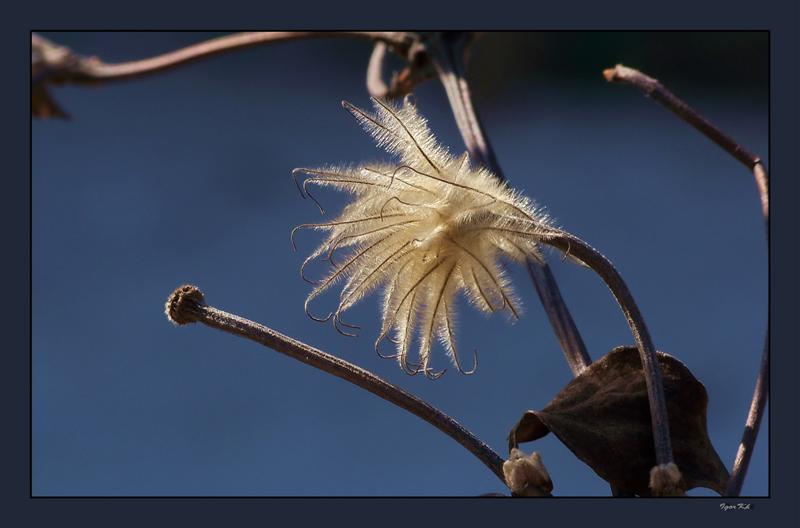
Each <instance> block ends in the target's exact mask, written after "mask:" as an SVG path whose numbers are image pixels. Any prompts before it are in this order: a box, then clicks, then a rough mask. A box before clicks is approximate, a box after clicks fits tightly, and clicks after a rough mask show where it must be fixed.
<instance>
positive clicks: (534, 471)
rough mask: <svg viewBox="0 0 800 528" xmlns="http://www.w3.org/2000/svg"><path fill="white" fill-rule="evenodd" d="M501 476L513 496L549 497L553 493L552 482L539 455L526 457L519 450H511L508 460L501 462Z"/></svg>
mask: <svg viewBox="0 0 800 528" xmlns="http://www.w3.org/2000/svg"><path fill="white" fill-rule="evenodd" d="M503 475H505V478H506V485H507V486H508V488H509V489H510V490H511V491H512V492H514V494H515V495H520V496H522V497H549V496H550V492H551V491H553V482H552V481H551V480H550V474H549V473H547V469H546V468H545V467H544V464H542V458H541V457H540V456H539V453H532V454H531V455H530V456H526V455H525V453H523V452H522V451H520V450H519V449H517V448H514V449H512V450H511V453H510V454H509V456H508V460H506V461H505V462H503Z"/></svg>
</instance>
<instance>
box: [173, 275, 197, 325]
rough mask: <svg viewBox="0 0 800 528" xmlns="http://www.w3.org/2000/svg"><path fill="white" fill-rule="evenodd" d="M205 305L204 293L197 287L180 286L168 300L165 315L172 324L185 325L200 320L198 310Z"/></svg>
mask: <svg viewBox="0 0 800 528" xmlns="http://www.w3.org/2000/svg"><path fill="white" fill-rule="evenodd" d="M204 304H205V297H204V296H203V292H201V291H200V289H199V288H198V287H197V286H192V285H191V284H184V285H183V286H179V287H178V288H177V289H176V290H175V291H174V292H172V295H170V296H169V298H168V299H167V304H166V306H165V307H164V313H166V314H167V319H169V321H170V322H171V323H172V324H175V325H184V324H188V323H194V322H196V321H197V320H198V316H197V311H196V310H197V308H198V307H200V306H203V305H204Z"/></svg>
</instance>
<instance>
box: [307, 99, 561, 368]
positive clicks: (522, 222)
mask: <svg viewBox="0 0 800 528" xmlns="http://www.w3.org/2000/svg"><path fill="white" fill-rule="evenodd" d="M372 101H373V104H374V106H375V113H374V114H369V113H367V112H365V111H363V110H361V109H359V108H356V107H354V106H352V105H351V104H349V103H347V102H342V105H343V106H344V107H345V108H346V109H347V110H348V111H349V112H350V113H351V114H353V116H355V117H356V119H357V120H358V121H359V122H360V123H361V125H362V126H363V127H364V128H365V129H366V130H367V131H368V132H369V133H370V134H372V136H373V137H374V138H375V140H376V142H377V144H378V145H379V146H381V147H383V148H384V149H386V150H387V151H388V152H389V153H390V154H394V155H395V156H396V157H397V160H398V161H397V163H393V164H389V163H374V164H362V165H359V166H356V167H352V168H349V167H324V168H320V169H295V171H294V174H295V175H296V174H298V173H304V174H306V175H308V177H307V178H306V179H305V181H304V182H303V184H302V185H300V183H299V182H298V187H299V188H300V192H301V194H303V195H304V196H306V195H307V196H309V197H311V198H312V199H313V200H314V201H315V202H316V203H317V205H318V206H319V202H317V201H316V199H314V197H313V196H312V195H311V194H310V193H309V186H310V185H314V184H316V185H320V186H326V187H331V188H334V189H338V190H341V191H345V192H348V193H350V194H351V195H352V201H351V202H350V203H349V204H348V205H347V206H345V208H344V210H343V211H342V213H341V214H340V215H339V216H338V217H337V218H336V219H334V220H332V221H330V222H325V223H317V224H303V225H301V226H298V227H297V228H295V230H294V231H292V234H293V235H294V232H295V231H296V230H297V229H300V228H311V229H315V230H319V231H324V232H325V233H327V238H326V239H325V240H324V242H323V243H322V244H321V245H320V246H319V247H318V248H317V249H316V250H315V251H314V252H313V253H312V254H311V255H310V256H309V257H308V258H307V259H306V261H305V262H304V263H303V266H302V267H301V274H303V271H304V269H305V266H306V265H307V264H308V263H309V262H310V261H311V260H313V259H315V258H320V257H322V258H327V259H328V260H330V262H331V264H332V266H333V268H332V270H331V272H330V273H329V274H328V275H327V276H326V277H325V278H323V279H322V280H320V281H314V283H315V285H316V286H315V288H314V289H313V290H312V291H311V293H310V294H309V296H308V298H307V299H306V312H307V313H308V314H309V317H312V318H313V319H315V320H318V321H328V320H331V319H333V322H334V325H335V327H336V329H337V330H339V331H340V332H342V333H344V334H346V335H352V334H348V333H347V332H346V331H345V330H342V328H341V327H342V326H344V327H348V328H357V327H354V326H352V325H349V324H347V323H344V322H343V321H342V320H341V316H342V314H343V313H344V312H345V311H347V310H348V309H349V308H351V307H352V306H353V305H355V304H356V303H357V302H358V301H360V300H361V299H362V298H363V297H364V296H366V295H367V294H369V293H370V292H372V291H374V290H376V289H378V288H383V303H382V317H383V323H382V327H381V331H380V335H379V336H378V339H377V341H376V343H375V347H376V350H377V349H378V346H379V344H380V343H381V342H382V341H383V340H384V339H390V340H391V341H393V342H394V343H395V344H396V346H397V353H396V354H395V355H393V356H389V357H396V358H397V360H398V361H399V363H400V366H401V367H402V368H403V370H405V371H406V372H407V373H409V374H416V373H418V372H420V371H421V372H423V373H424V374H425V375H426V376H428V377H432V378H436V377H439V376H440V375H441V374H442V372H443V371H442V372H438V373H437V372H433V371H432V370H431V369H430V368H429V367H428V364H429V359H430V353H431V348H432V346H433V342H434V341H435V340H436V338H438V340H439V341H440V342H441V344H442V345H443V347H444V348H445V350H446V351H447V353H448V355H449V356H450V358H451V359H452V361H453V362H454V364H455V365H456V367H457V368H458V370H459V371H461V372H464V370H463V369H462V368H461V365H460V361H459V356H458V353H457V351H456V345H455V339H454V333H455V329H454V328H453V319H454V299H455V297H456V295H457V294H458V293H459V292H462V291H463V292H464V293H465V294H466V297H467V298H468V299H469V301H470V303H471V304H473V305H474V306H475V307H476V308H477V309H478V310H480V311H482V312H485V313H492V312H495V311H499V310H505V311H507V312H508V313H509V314H510V316H511V317H512V318H514V319H518V318H519V313H520V308H519V301H518V299H517V297H516V295H515V294H514V292H513V290H512V288H511V285H510V284H509V281H508V279H507V277H506V275H505V274H504V272H503V269H502V267H501V265H500V260H501V258H506V259H508V260H512V261H516V262H524V261H525V259H526V258H527V257H528V256H533V257H535V258H541V257H540V254H539V248H538V241H539V240H540V238H541V237H542V236H543V235H544V234H545V233H546V232H547V231H548V230H549V229H550V228H551V222H550V220H549V219H548V218H547V216H546V215H545V214H543V213H542V212H541V211H539V210H537V208H536V207H534V205H533V203H532V202H531V201H530V200H529V199H528V198H526V197H524V196H522V195H521V194H519V193H518V192H516V191H514V190H513V189H511V188H509V187H508V185H507V184H506V183H505V182H501V181H500V180H499V179H498V178H497V177H495V176H494V175H493V174H492V173H491V172H490V171H488V170H486V169H484V168H480V167H472V166H470V163H469V158H468V156H467V154H466V153H465V154H464V155H462V156H460V157H454V156H452V155H451V154H450V153H449V152H448V151H447V149H446V148H444V147H442V146H441V145H439V144H438V143H437V141H436V139H435V138H434V136H433V134H432V133H431V131H430V129H429V128H428V126H427V123H426V121H425V119H424V118H423V117H421V116H420V115H419V114H418V113H417V110H416V108H415V106H414V105H413V104H412V103H410V101H409V99H408V98H406V100H405V102H404V104H403V105H402V106H399V107H398V106H394V105H391V104H389V103H386V102H383V101H380V100H377V99H373V100H372ZM320 210H322V207H321V206H320ZM339 253H343V254H342V255H340V254H339ZM303 278H305V276H304V275H303ZM306 280H308V279H306ZM336 284H343V286H342V288H341V293H340V296H339V304H338V306H337V308H336V310H335V311H334V312H332V313H331V314H329V315H328V316H327V317H324V318H319V317H315V316H313V315H311V313H310V311H309V304H310V303H311V301H313V300H314V299H315V298H316V297H318V296H319V295H321V294H322V293H324V292H325V291H327V290H329V289H330V288H331V287H333V286H334V285H336ZM415 339H416V341H417V343H418V350H419V358H418V361H417V362H416V363H415V364H409V361H408V354H409V350H410V349H411V348H412V344H413V342H414V340H415ZM379 353H380V352H379ZM384 357H385V356H384ZM473 371H474V368H473ZM471 372H472V371H470V372H465V373H471Z"/></svg>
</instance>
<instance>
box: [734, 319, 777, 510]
mask: <svg viewBox="0 0 800 528" xmlns="http://www.w3.org/2000/svg"><path fill="white" fill-rule="evenodd" d="M768 398H769V332H767V337H766V339H765V341H764V352H763V353H762V355H761V369H760V370H759V373H758V378H756V388H755V390H754V391H753V400H752V401H751V402H750V411H749V412H748V413H747V421H746V422H745V424H744V433H742V441H741V442H740V443H739V449H738V450H737V451H736V459H735V460H734V462H733V468H732V469H731V476H730V479H729V480H728V487H727V489H726V490H725V496H727V497H738V496H739V494H740V493H741V492H742V484H744V477H745V476H746V475H747V468H748V467H749V466H750V458H751V457H752V456H753V449H754V448H755V445H756V438H757V437H758V430H759V428H760V427H761V419H762V418H763V417H764V409H765V408H766V406H767V399H768Z"/></svg>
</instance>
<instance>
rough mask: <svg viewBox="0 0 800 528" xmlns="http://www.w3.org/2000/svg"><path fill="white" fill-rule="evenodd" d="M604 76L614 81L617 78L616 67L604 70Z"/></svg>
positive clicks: (609, 80)
mask: <svg viewBox="0 0 800 528" xmlns="http://www.w3.org/2000/svg"><path fill="white" fill-rule="evenodd" d="M603 77H605V78H606V81H608V82H613V81H616V80H617V69H616V68H607V69H605V70H603Z"/></svg>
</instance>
